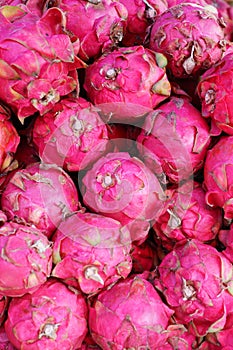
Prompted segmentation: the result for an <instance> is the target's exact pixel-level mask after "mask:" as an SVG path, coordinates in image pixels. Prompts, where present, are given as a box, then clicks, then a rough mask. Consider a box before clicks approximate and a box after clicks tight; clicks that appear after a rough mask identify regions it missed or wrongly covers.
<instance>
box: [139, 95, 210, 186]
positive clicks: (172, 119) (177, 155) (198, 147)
mask: <svg viewBox="0 0 233 350" xmlns="http://www.w3.org/2000/svg"><path fill="white" fill-rule="evenodd" d="M142 128H143V130H142V131H141V134H140V135H139V136H138V138H137V142H138V143H137V147H138V150H139V153H140V155H141V157H143V160H144V162H145V164H147V165H148V166H149V167H150V168H151V169H152V170H153V171H154V172H155V173H157V175H160V176H163V175H164V174H165V175H166V177H167V178H168V180H170V181H171V182H174V183H178V182H181V181H183V180H185V179H187V178H189V177H190V176H191V175H193V173H195V172H197V170H199V169H201V168H202V166H203V164H204V158H205V155H206V152H207V148H208V146H209V143H210V135H209V127H208V124H207V122H206V121H205V120H204V119H203V118H202V116H201V114H200V112H199V110H198V109H196V108H195V107H194V106H193V105H192V104H191V103H190V102H189V101H188V100H187V99H186V98H180V97H171V99H170V100H169V101H168V102H165V103H164V104H163V105H161V106H160V107H158V108H157V109H155V110H154V111H153V112H151V113H150V114H149V115H147V117H146V119H145V122H144V124H143V127H142Z"/></svg>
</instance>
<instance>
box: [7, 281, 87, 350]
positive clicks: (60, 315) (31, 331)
mask: <svg viewBox="0 0 233 350" xmlns="http://www.w3.org/2000/svg"><path fill="white" fill-rule="evenodd" d="M86 319H87V306H86V302H85V299H84V297H83V296H82V295H81V294H80V293H79V292H78V291H77V290H74V291H71V290H70V289H68V288H67V287H66V286H65V285H64V284H63V283H61V282H58V281H56V280H53V279H51V280H48V281H47V282H46V283H45V284H43V285H42V286H41V287H40V288H39V289H38V290H37V291H36V292H35V293H33V294H32V295H30V294H26V295H24V296H23V297H20V298H14V299H12V301H11V302H10V306H9V310H8V318H7V320H6V322H5V330H6V333H7V336H8V338H9V340H10V341H11V343H12V344H13V345H14V346H15V347H16V348H17V349H25V350H34V349H46V350H61V349H62V350H75V349H77V348H79V347H80V346H81V344H82V341H83V340H84V338H85V335H86V333H87V320H86Z"/></svg>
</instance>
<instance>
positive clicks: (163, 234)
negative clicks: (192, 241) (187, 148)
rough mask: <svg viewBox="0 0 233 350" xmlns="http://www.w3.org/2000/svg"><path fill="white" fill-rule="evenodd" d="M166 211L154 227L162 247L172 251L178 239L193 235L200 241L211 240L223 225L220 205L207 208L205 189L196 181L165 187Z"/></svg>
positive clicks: (192, 236)
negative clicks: (174, 186)
mask: <svg viewBox="0 0 233 350" xmlns="http://www.w3.org/2000/svg"><path fill="white" fill-rule="evenodd" d="M166 195H167V197H168V202H167V207H166V211H165V212H164V213H163V214H162V215H161V216H160V217H159V218H158V219H157V220H156V222H155V224H154V225H153V228H154V230H155V234H156V237H159V239H160V240H161V242H162V245H163V247H166V249H169V250H171V249H172V248H173V246H174V244H175V243H176V242H177V241H181V240H183V239H185V238H196V239H197V240H199V241H201V242H208V241H210V240H213V239H214V238H215V237H216V235H217V233H218V231H219V229H220V227H221V224H222V212H221V209H220V208H212V207H209V206H208V205H207V204H206V202H205V191H204V190H203V189H202V186H201V185H200V184H198V183H196V182H194V183H193V182H191V183H190V182H188V183H185V184H183V185H181V186H179V187H178V188H174V189H173V188H172V189H168V190H167V191H166Z"/></svg>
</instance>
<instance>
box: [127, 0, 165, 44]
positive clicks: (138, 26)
mask: <svg viewBox="0 0 233 350" xmlns="http://www.w3.org/2000/svg"><path fill="white" fill-rule="evenodd" d="M120 2H121V3H122V4H123V5H124V6H125V7H126V8H127V10H128V18H127V26H126V32H125V35H124V37H123V40H122V43H123V45H124V46H134V45H142V44H143V42H144V40H145V37H146V34H147V31H148V27H149V26H150V25H151V24H152V23H153V22H154V20H155V18H156V16H158V15H160V14H161V13H163V12H164V11H166V10H167V1H166V0H131V1H128V0H120Z"/></svg>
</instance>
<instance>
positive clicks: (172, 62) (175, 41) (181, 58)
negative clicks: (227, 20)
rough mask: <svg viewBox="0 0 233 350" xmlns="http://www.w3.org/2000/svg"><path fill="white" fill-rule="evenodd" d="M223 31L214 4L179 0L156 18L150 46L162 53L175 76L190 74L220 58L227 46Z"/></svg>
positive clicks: (199, 71) (196, 72)
mask: <svg viewBox="0 0 233 350" xmlns="http://www.w3.org/2000/svg"><path fill="white" fill-rule="evenodd" d="M225 47H226V42H225V40H224V32H223V29H222V27H221V25H220V24H219V20H218V11H217V10H216V9H215V8H214V7H213V6H205V7H204V6H200V5H198V4H194V3H183V4H178V5H176V6H173V7H171V8H169V9H168V10H167V11H165V12H163V13H162V14H161V15H159V16H158V17H157V18H156V21H155V23H154V24H153V25H152V28H151V33H150V48H151V49H152V50H154V51H156V52H161V53H163V54H164V55H165V56H166V57H167V59H168V66H167V67H168V68H169V69H170V71H171V72H172V74H173V75H174V76H175V77H178V78H179V77H181V78H187V77H189V76H190V75H191V76H195V75H199V74H200V73H201V72H203V71H204V70H206V69H207V68H209V67H210V66H212V65H213V64H214V63H216V62H217V61H219V60H220V59H221V57H222V54H223V52H224V50H225Z"/></svg>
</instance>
